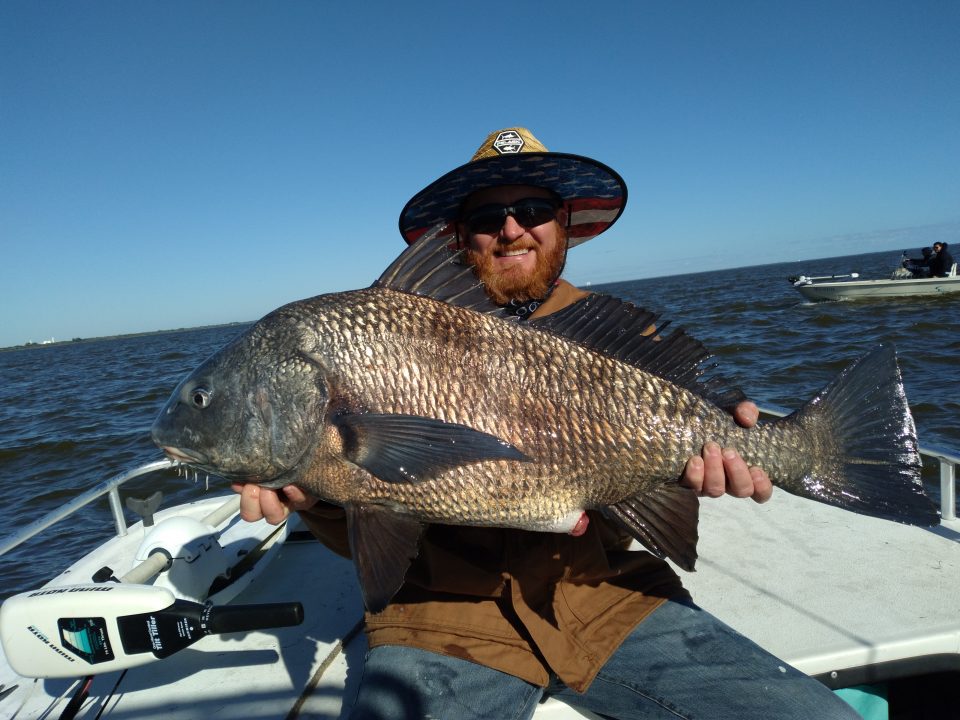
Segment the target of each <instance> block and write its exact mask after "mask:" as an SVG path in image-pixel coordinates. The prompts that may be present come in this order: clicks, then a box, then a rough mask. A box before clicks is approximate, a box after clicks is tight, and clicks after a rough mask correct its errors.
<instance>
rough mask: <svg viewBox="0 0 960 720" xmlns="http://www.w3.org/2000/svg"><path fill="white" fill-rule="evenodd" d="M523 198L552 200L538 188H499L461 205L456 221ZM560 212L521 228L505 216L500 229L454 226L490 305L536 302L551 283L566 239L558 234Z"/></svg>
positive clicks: (481, 192)
mask: <svg viewBox="0 0 960 720" xmlns="http://www.w3.org/2000/svg"><path fill="white" fill-rule="evenodd" d="M527 198H537V199H541V200H553V199H554V196H553V195H552V194H551V193H550V192H548V191H547V190H544V189H543V188H538V187H533V186H529V185H502V186H500V187H493V188H487V189H484V190H478V191H477V192H475V193H474V194H473V195H471V196H470V197H469V198H468V199H467V202H466V203H465V204H464V208H463V214H462V217H463V218H464V219H467V220H469V218H470V216H471V213H472V212H473V211H475V210H477V209H479V208H482V207H484V206H488V205H501V206H503V205H507V206H511V205H514V204H517V203H519V202H520V201H522V200H525V199H527ZM565 222H566V211H565V210H564V209H563V208H559V209H558V210H557V211H556V213H552V214H551V215H550V219H549V220H546V221H545V222H542V223H540V224H538V225H533V226H525V225H523V224H521V222H520V221H518V219H517V218H516V217H514V216H513V215H508V216H507V217H506V219H505V220H504V221H503V225H502V227H499V228H498V229H495V230H494V229H492V228H480V229H478V228H471V227H470V224H469V222H467V223H464V222H460V223H459V225H458V228H459V232H460V237H461V238H464V239H465V240H466V243H467V258H468V260H469V261H470V262H471V263H472V264H473V266H474V268H475V269H476V272H477V275H478V276H479V278H480V279H481V280H482V281H483V283H484V285H485V286H486V289H487V293H488V294H489V295H490V297H491V298H492V299H493V301H494V302H496V303H499V304H501V305H503V304H506V303H508V302H510V301H511V300H518V301H520V302H524V301H527V300H532V299H534V298H542V297H544V296H545V295H546V294H547V290H548V289H549V287H550V284H551V283H552V282H553V281H554V280H556V279H557V277H558V276H559V275H560V271H561V270H562V269H563V262H564V259H565V258H566V252H567V239H566V236H565V234H564V231H563V227H562V226H563V224H564V223H565Z"/></svg>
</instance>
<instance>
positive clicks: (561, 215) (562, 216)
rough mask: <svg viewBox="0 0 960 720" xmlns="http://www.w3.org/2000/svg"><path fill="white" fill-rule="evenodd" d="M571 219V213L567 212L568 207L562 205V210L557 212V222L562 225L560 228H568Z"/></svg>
mask: <svg viewBox="0 0 960 720" xmlns="http://www.w3.org/2000/svg"><path fill="white" fill-rule="evenodd" d="M569 218H570V212H569V211H568V210H567V206H566V205H561V206H560V209H559V210H557V222H558V223H560V227H564V228H565V227H567V220H568V219H569Z"/></svg>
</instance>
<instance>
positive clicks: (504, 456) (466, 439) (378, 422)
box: [333, 413, 530, 483]
mask: <svg viewBox="0 0 960 720" xmlns="http://www.w3.org/2000/svg"><path fill="white" fill-rule="evenodd" d="M333 422H334V423H335V424H336V425H337V427H338V428H339V430H340V434H341V436H342V437H343V447H344V452H345V454H346V457H347V459H348V460H349V461H350V462H352V463H354V464H355V465H359V466H360V467H362V468H363V469H364V470H366V471H367V472H369V473H370V474H371V475H374V476H375V477H377V478H379V479H380V480H384V481H385V482H402V483H411V482H420V481H421V480H427V479H429V478H433V477H436V476H437V475H439V474H441V473H443V472H444V471H446V470H449V469H451V468H454V467H458V466H460V465H467V464H469V463H475V462H482V461H484V460H519V461H524V462H528V461H529V460H530V458H528V457H527V456H526V455H524V454H523V453H522V452H520V451H519V450H517V448H515V447H514V446H513V445H511V444H510V443H508V442H505V441H504V440H501V439H500V438H498V437H496V436H494V435H490V434H488V433H485V432H480V431H479V430H474V429H473V428H470V427H467V426H466V425H457V424H456V423H448V422H444V421H443V420H437V419H434V418H425V417H420V416H418V415H383V414H379V415H378V414H374V413H368V414H365V415H359V414H343V415H339V416H336V417H335V418H334V419H333Z"/></svg>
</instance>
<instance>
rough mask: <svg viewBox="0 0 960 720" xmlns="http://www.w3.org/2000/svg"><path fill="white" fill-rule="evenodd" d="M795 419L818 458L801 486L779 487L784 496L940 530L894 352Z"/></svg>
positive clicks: (849, 375)
mask: <svg viewBox="0 0 960 720" xmlns="http://www.w3.org/2000/svg"><path fill="white" fill-rule="evenodd" d="M790 418H795V419H796V420H797V421H798V422H800V423H801V424H802V425H803V426H804V428H806V430H807V431H808V432H809V433H811V435H812V436H813V447H814V448H816V451H815V454H816V457H815V458H814V464H813V466H812V468H811V471H810V472H808V473H807V474H806V475H805V476H804V477H802V478H801V479H800V480H798V481H793V482H783V483H778V484H779V485H780V486H781V487H783V489H784V490H786V491H787V492H790V493H792V494H794V495H800V496H802V497H806V498H809V499H812V500H819V501H820V502H823V503H826V504H828V505H834V506H836V507H841V508H844V509H846V510H851V511H853V512H857V513H860V514H863V515H870V516H873V517H879V518H884V519H886V520H894V521H897V522H902V523H906V524H909V525H925V526H930V525H937V524H938V523H939V522H940V516H939V512H938V511H937V508H936V506H935V505H934V504H933V503H932V502H931V501H930V499H929V498H928V497H927V495H926V494H925V493H924V490H923V483H922V482H921V480H920V470H921V467H922V461H921V459H920V454H919V450H918V442H917V431H916V426H915V425H914V422H913V416H912V415H911V414H910V407H909V405H908V404H907V396H906V393H905V391H904V388H903V379H902V377H901V375H900V368H899V367H898V365H897V358H896V352H895V350H894V348H893V346H892V345H881V346H879V347H878V348H876V349H875V350H873V351H871V352H870V353H868V354H866V355H864V356H862V357H861V358H859V359H858V360H856V361H854V362H853V363H852V364H851V365H850V366H848V367H847V368H846V369H845V370H844V371H843V372H842V373H840V375H839V376H837V377H836V378H835V379H834V380H833V381H832V382H831V383H830V384H829V385H828V386H827V387H825V388H824V389H823V390H822V391H821V392H820V394H818V395H817V396H816V397H815V398H813V400H811V401H810V402H808V403H807V404H806V405H804V406H803V407H802V408H800V410H798V411H797V412H796V413H794V414H793V415H792V416H790ZM790 418H788V419H790ZM788 419H785V420H788Z"/></svg>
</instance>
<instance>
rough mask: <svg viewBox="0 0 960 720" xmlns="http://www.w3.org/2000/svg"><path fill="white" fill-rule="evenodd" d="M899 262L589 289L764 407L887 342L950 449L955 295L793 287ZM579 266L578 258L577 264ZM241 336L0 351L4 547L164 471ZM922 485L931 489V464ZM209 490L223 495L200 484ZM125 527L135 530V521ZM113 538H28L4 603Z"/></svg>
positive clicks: (84, 520) (102, 533)
mask: <svg viewBox="0 0 960 720" xmlns="http://www.w3.org/2000/svg"><path fill="white" fill-rule="evenodd" d="M898 255H899V253H876V254H872V255H867V256H863V257H862V258H834V259H832V260H818V261H813V262H805V263H784V264H779V265H767V266H761V267H754V268H741V269H737V270H726V271H722V272H716V273H702V274H698V275H692V276H674V277H667V278H657V279H651V280H639V281H634V282H628V283H617V284H613V285H606V286H603V287H602V288H598V289H601V290H604V291H608V292H611V293H613V294H616V295H619V296H621V297H624V298H626V299H629V300H632V301H634V302H636V303H637V304H639V305H643V306H644V307H648V308H650V309H652V310H656V311H658V312H660V313H661V316H662V318H663V319H664V320H671V321H672V322H673V324H674V325H675V326H682V327H685V328H686V329H687V331H688V332H689V333H690V334H691V335H693V336H694V337H697V338H699V339H700V340H702V341H703V342H704V344H706V345H707V347H708V348H710V350H711V351H712V352H713V353H714V355H715V356H716V362H717V363H718V364H719V368H720V371H721V372H722V374H723V375H724V376H725V377H727V378H728V379H729V380H730V381H731V383H733V384H737V385H739V386H740V387H742V388H743V389H744V391H745V392H746V393H747V395H748V396H749V397H751V398H754V399H756V400H758V401H760V402H766V403H772V404H775V405H782V406H784V407H788V408H796V407H798V406H799V404H800V403H801V402H802V401H804V400H807V399H809V398H810V397H812V396H813V395H814V394H815V393H816V392H817V391H819V389H820V388H821V387H822V386H824V385H825V384H826V383H827V382H828V381H829V380H830V379H832V378H833V376H834V375H836V374H837V373H838V372H839V371H840V370H841V369H842V368H843V367H845V366H846V365H847V363H848V362H849V361H850V360H852V359H853V358H855V357H857V356H858V355H860V354H862V353H863V352H865V351H867V350H869V349H870V348H872V347H874V346H876V345H877V344H879V343H882V342H893V343H895V344H896V347H897V350H898V353H899V356H900V363H901V368H902V370H903V375H904V382H905V385H906V388H907V395H908V397H909V399H910V402H911V407H912V408H913V411H914V415H915V417H916V421H917V426H918V430H919V435H920V441H921V443H925V444H933V445H943V446H946V447H949V448H953V449H954V450H957V449H960V423H958V422H957V418H958V415H960V413H958V410H960V401H958V398H960V392H958V390H960V363H958V362H957V360H956V358H957V356H958V351H960V297H955V298H952V299H948V298H945V297H944V298H929V299H914V300H909V299H902V300H883V301H876V302H861V303H849V302H839V303H816V304H813V303H807V302H805V301H803V298H802V297H801V296H800V295H799V293H797V292H796V291H795V290H794V289H793V288H791V287H790V285H789V284H788V283H787V281H786V277H787V276H788V275H797V274H800V273H804V274H807V275H815V274H823V275H828V274H833V273H838V272H848V271H850V270H855V271H859V272H861V273H864V274H866V275H868V276H871V277H882V276H885V275H886V274H887V273H888V272H889V269H890V267H891V266H892V264H893V263H895V262H896V260H897V258H898ZM575 260H576V258H575V257H574V261H575ZM243 329H244V328H243V327H237V326H230V327H221V328H204V329H197V330H185V331H179V332H172V333H164V334H158V335H147V336H143V337H126V338H118V339H113V340H100V341H90V342H78V343H69V344H65V345H54V346H49V347H37V348H31V349H26V350H19V351H12V352H0V480H2V482H3V487H5V488H6V489H7V493H8V494H7V500H8V501H7V503H6V508H5V513H4V514H3V519H2V520H0V537H3V536H6V535H8V534H9V533H11V532H13V531H14V530H15V529H17V528H18V527H20V526H21V525H22V524H24V523H26V522H29V521H30V520H32V519H34V518H36V517H39V516H40V515H42V514H44V513H46V512H48V511H50V510H51V509H53V508H55V507H57V506H58V505H59V504H60V503H62V502H63V501H64V500H66V499H69V498H72V497H73V496H75V495H76V494H78V493H79V492H82V491H84V490H87V489H89V488H91V487H93V486H94V485H96V484H97V483H99V482H101V481H103V480H105V479H107V478H109V477H112V476H113V475H115V474H117V473H119V472H121V471H123V470H126V469H129V468H131V467H135V466H137V465H140V464H142V463H146V462H150V461H152V460H157V459H160V457H161V455H160V452H159V451H158V450H157V449H156V448H155V447H154V445H153V443H152V442H151V441H150V438H149V428H150V425H151V423H152V422H153V419H154V417H155V416H156V414H157V412H159V410H160V407H161V406H162V405H163V403H164V402H165V401H166V399H167V398H168V397H169V395H170V392H171V391H172V390H173V388H174V387H175V386H176V385H177V383H179V382H180V380H182V379H183V377H184V376H185V375H186V374H187V373H189V372H190V371H191V370H192V369H193V368H195V367H196V366H197V365H198V364H199V363H200V362H202V361H203V360H204V359H205V358H206V357H207V356H209V355H210V354H211V353H212V352H214V351H215V350H217V349H219V348H220V347H222V346H223V345H225V344H226V343H227V342H228V341H229V340H230V339H231V338H232V337H234V336H235V335H237V334H238V333H239V332H241V331H242V330H243ZM926 473H927V474H926V475H925V478H926V479H928V480H933V479H934V469H933V466H932V465H931V466H929V467H928V468H926ZM136 482H137V484H136V485H134V486H125V487H129V489H127V490H124V491H123V492H122V495H123V497H126V496H127V495H134V496H136V497H145V496H147V495H149V494H150V493H152V492H153V490H155V489H157V488H159V489H162V490H163V491H164V493H165V494H166V496H167V498H168V500H167V501H166V502H165V505H166V504H170V503H172V502H184V501H187V500H192V499H196V498H197V497H198V496H199V495H200V494H202V493H203V492H205V484H204V483H203V482H202V480H201V482H200V483H195V482H192V481H187V480H184V479H183V478H178V477H176V475H175V474H174V473H172V472H169V473H157V474H154V475H153V476H150V477H148V478H143V479H141V480H139V481H136ZM211 486H212V487H211V491H214V492H218V493H219V492H223V491H224V490H225V487H224V486H223V485H222V484H218V485H214V484H213V483H211ZM130 519H131V520H133V517H132V516H131V517H130ZM111 531H112V521H111V520H110V515H109V510H108V509H107V503H106V500H101V501H99V502H97V503H95V504H94V505H93V506H92V507H89V508H88V509H87V510H85V511H83V512H81V513H78V514H77V515H75V516H74V519H73V520H72V521H70V522H67V523H61V524H60V525H58V526H57V541H56V548H53V547H51V546H50V545H49V544H44V543H43V541H40V540H35V541H31V542H30V543H28V544H26V545H24V546H21V548H20V549H18V550H15V551H13V552H12V553H9V554H8V555H7V556H5V557H4V558H3V560H2V561H0V577H2V579H3V583H2V585H0V597H6V596H7V595H10V594H12V593H14V592H19V591H21V590H25V589H29V588H31V587H35V586H38V585H40V584H42V582H44V581H45V579H46V578H48V577H49V576H50V575H52V574H54V573H55V572H58V571H60V570H62V569H63V568H64V567H65V562H66V560H67V559H73V558H76V557H78V556H79V555H80V554H81V552H83V551H86V550H88V549H90V548H91V547H93V546H94V545H96V544H97V543H99V542H101V541H102V540H103V539H104V538H105V537H106V536H107V535H109V533H110V532H111Z"/></svg>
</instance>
